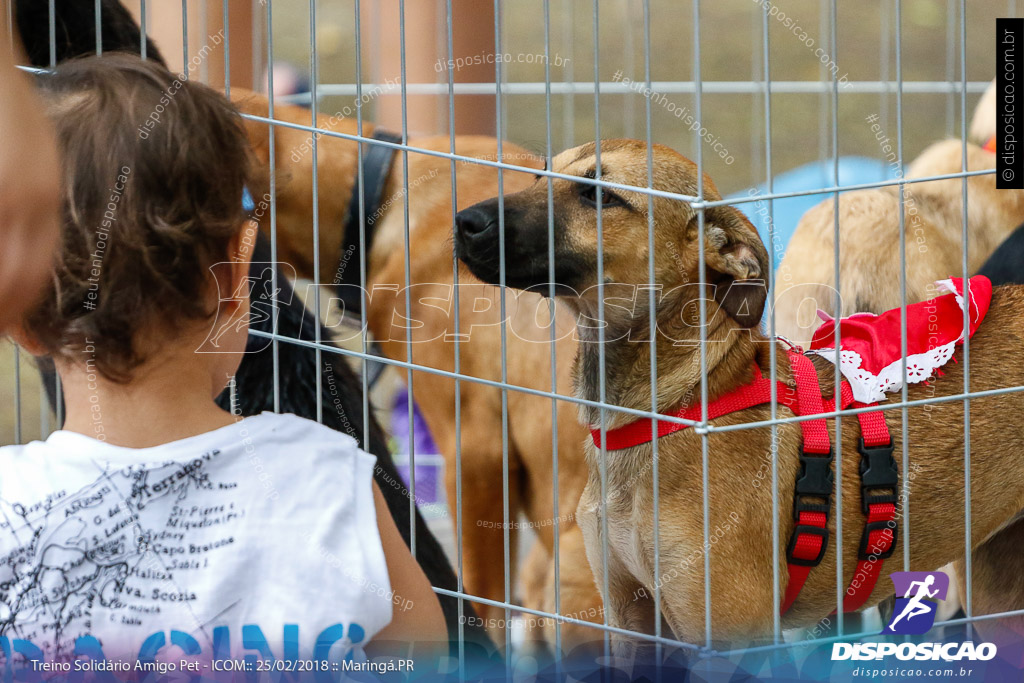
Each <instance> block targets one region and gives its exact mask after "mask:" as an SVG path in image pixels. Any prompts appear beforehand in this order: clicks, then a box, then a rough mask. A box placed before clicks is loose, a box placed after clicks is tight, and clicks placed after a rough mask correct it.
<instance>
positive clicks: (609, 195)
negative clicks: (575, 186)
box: [580, 185, 626, 208]
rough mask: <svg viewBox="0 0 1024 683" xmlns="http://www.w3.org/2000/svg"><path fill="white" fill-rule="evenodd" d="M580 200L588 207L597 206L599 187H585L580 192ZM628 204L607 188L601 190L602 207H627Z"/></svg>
mask: <svg viewBox="0 0 1024 683" xmlns="http://www.w3.org/2000/svg"><path fill="white" fill-rule="evenodd" d="M580 199H582V200H583V203H584V204H586V205H587V206H592V207H596V206H597V185H583V186H582V189H581V190H580ZM625 205H626V202H625V201H623V199H622V197H620V196H619V195H617V194H615V193H614V192H612V191H611V190H609V189H608V188H607V187H604V188H601V207H602V208H608V207H611V206H625Z"/></svg>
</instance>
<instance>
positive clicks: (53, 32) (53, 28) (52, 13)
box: [8, 0, 146, 69]
mask: <svg viewBox="0 0 1024 683" xmlns="http://www.w3.org/2000/svg"><path fill="white" fill-rule="evenodd" d="M55 2H56V0H50V1H49V3H48V5H49V8H48V12H49V22H50V26H49V28H50V68H51V69H52V68H53V67H55V66H57V16H56V9H55V8H54V3H55ZM143 4H145V2H143ZM13 5H14V3H10V4H8V8H10V7H12V6H13ZM142 34H143V35H145V34H146V31H145V29H143V31H142Z"/></svg>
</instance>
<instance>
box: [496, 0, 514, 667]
mask: <svg viewBox="0 0 1024 683" xmlns="http://www.w3.org/2000/svg"><path fill="white" fill-rule="evenodd" d="M494 51H495V53H496V54H502V49H501V0H494ZM501 84H502V73H501V60H497V59H496V60H495V62H494V86H495V87H494V92H495V103H494V110H495V117H494V128H495V137H496V138H497V140H498V159H497V160H498V162H499V163H503V162H504V160H505V157H504V156H503V154H502V147H503V140H504V132H505V131H504V128H503V125H502V124H503V123H504V116H503V113H504V112H503V110H502V106H501V105H502V97H501V95H502V92H501ZM498 271H499V272H498V276H499V277H498V280H499V282H500V284H501V289H500V291H499V296H500V297H501V298H500V300H499V303H500V310H501V384H502V387H501V492H502V499H503V506H504V507H503V510H502V520H503V521H504V523H505V524H504V529H503V536H504V539H503V540H504V556H505V604H506V605H508V604H510V603H511V602H512V576H511V575H512V569H511V564H512V551H511V533H510V528H509V527H510V526H511V525H510V524H509V521H510V520H509V516H510V507H509V493H508V480H509V471H508V458H509V454H508V389H507V388H506V385H507V384H508V327H507V325H506V322H505V320H506V317H507V313H506V308H507V306H506V303H505V291H506V290H505V170H504V169H503V168H501V167H500V166H499V167H498ZM511 620H512V611H511V610H510V609H509V608H508V607H505V625H506V626H505V652H511V651H512V629H511V628H510V627H509V626H508V625H509V624H510V623H511ZM509 666H510V663H508V660H507V659H506V673H510V671H511V669H509V668H508V667H509Z"/></svg>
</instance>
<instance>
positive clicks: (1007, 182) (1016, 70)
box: [996, 18, 1024, 190]
mask: <svg viewBox="0 0 1024 683" xmlns="http://www.w3.org/2000/svg"><path fill="white" fill-rule="evenodd" d="M1022 40H1024V19H1018V18H1013V19H1003V18H999V19H996V188H997V189H1000V190H1020V189H1024V148H1022V146H1021V141H1020V140H1018V139H1017V136H1018V135H1022V136H1024V131H1022V129H1021V114H1022V113H1024V112H1022V107H1018V106H1017V87H1018V85H1019V82H1020V81H1021V79H1024V74H1021V65H1022V60H1021V51H1022V50H1024V44H1022V42H1021V41H1022ZM1022 94H1024V91H1022ZM1022 104H1024V103H1022Z"/></svg>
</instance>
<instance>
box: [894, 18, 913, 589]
mask: <svg viewBox="0 0 1024 683" xmlns="http://www.w3.org/2000/svg"><path fill="white" fill-rule="evenodd" d="M896 155H897V157H898V158H899V162H900V175H899V177H900V179H903V3H900V2H897V3H896ZM899 187H900V190H899V197H900V366H901V372H902V375H903V388H902V390H901V396H902V399H903V403H906V402H907V216H906V212H905V211H904V209H905V201H906V197H905V195H906V185H903V184H902V183H901V184H900V186H899ZM900 439H901V441H902V442H903V443H902V445H901V447H902V463H901V465H902V469H903V571H910V480H909V477H908V474H909V472H910V446H909V444H908V439H909V433H908V428H907V407H906V406H903V407H902V408H900Z"/></svg>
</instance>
